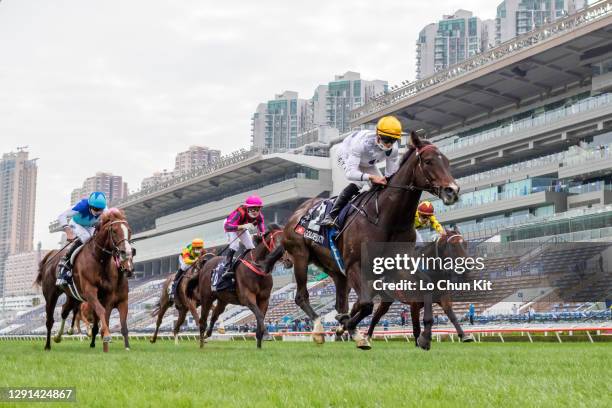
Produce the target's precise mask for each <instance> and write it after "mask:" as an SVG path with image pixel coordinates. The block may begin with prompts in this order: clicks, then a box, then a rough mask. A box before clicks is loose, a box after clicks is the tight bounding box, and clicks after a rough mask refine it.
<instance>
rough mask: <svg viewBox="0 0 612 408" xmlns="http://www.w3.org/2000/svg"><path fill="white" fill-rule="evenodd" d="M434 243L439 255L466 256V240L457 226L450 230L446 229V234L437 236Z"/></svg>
mask: <svg viewBox="0 0 612 408" xmlns="http://www.w3.org/2000/svg"><path fill="white" fill-rule="evenodd" d="M436 245H437V246H438V253H439V256H441V257H444V258H446V257H448V258H466V257H467V256H468V251H467V242H466V241H465V239H464V238H463V235H461V232H459V230H458V229H457V227H455V228H453V229H452V230H449V229H447V230H446V234H445V235H443V236H441V237H440V238H438V241H437V242H436Z"/></svg>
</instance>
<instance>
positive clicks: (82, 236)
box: [56, 191, 106, 286]
mask: <svg viewBox="0 0 612 408" xmlns="http://www.w3.org/2000/svg"><path fill="white" fill-rule="evenodd" d="M105 210H106V196H105V195H104V193H102V192H99V191H95V192H93V193H91V194H90V195H89V198H83V199H82V200H81V201H79V202H78V203H77V204H76V205H75V206H74V207H72V208H70V209H68V210H66V211H64V212H63V213H61V214H60V215H59V217H58V218H57V220H58V221H59V223H60V225H61V226H62V229H63V230H64V232H65V233H66V239H67V240H68V241H72V243H71V244H70V246H69V247H68V249H67V250H66V252H65V253H64V256H63V257H62V259H61V260H60V262H59V265H58V266H59V269H60V276H59V277H58V278H57V282H56V285H59V286H61V285H65V284H67V283H68V282H67V281H68V280H69V279H70V278H71V277H72V272H71V269H72V265H71V262H70V258H71V257H72V254H73V253H74V251H75V250H76V249H77V248H78V247H80V246H81V245H83V244H85V243H86V242H87V241H89V239H90V238H91V236H92V235H93V233H94V230H95V229H96V224H97V223H98V221H99V219H100V216H101V215H102V213H104V211H105ZM68 217H70V222H68Z"/></svg>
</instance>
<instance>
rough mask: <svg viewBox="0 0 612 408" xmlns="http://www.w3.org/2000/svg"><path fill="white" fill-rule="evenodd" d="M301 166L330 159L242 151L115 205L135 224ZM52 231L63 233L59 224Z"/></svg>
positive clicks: (317, 166)
mask: <svg viewBox="0 0 612 408" xmlns="http://www.w3.org/2000/svg"><path fill="white" fill-rule="evenodd" d="M300 167H308V168H312V169H314V170H329V169H330V160H329V158H328V157H316V156H305V155H296V154H291V153H273V154H266V155H264V154H262V153H261V152H260V151H257V150H249V151H240V152H236V153H234V154H232V155H230V156H225V157H223V158H222V159H221V160H220V161H219V162H218V163H217V164H216V165H214V166H212V167H203V168H200V169H198V170H195V171H194V172H192V173H189V174H186V175H183V176H181V177H177V178H173V179H171V180H169V181H167V182H164V183H160V184H158V185H156V186H154V187H152V188H149V189H146V190H142V191H139V192H136V193H133V194H130V195H129V196H128V197H127V198H126V199H125V200H122V201H119V202H115V203H113V205H114V206H116V207H118V208H121V209H123V210H124V211H125V213H126V215H127V217H128V218H129V219H130V222H132V220H133V221H134V222H135V223H139V222H142V221H143V220H150V221H153V220H154V219H155V218H157V217H160V216H163V215H166V214H169V213H171V212H173V211H180V210H183V209H187V208H191V207H193V206H195V205H200V204H204V203H206V202H210V201H214V200H216V199H218V198H220V197H222V196H223V194H229V193H231V192H232V191H236V190H241V189H242V190H248V189H249V188H248V187H249V186H252V185H257V184H261V183H262V182H264V181H270V182H272V181H273V180H280V179H281V178H283V177H290V176H291V174H292V173H295V172H296V171H297V172H299V169H300ZM49 229H50V230H51V231H52V232H53V231H57V230H59V225H58V224H57V222H53V223H51V225H50V226H49Z"/></svg>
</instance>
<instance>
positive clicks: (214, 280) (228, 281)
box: [210, 246, 250, 292]
mask: <svg viewBox="0 0 612 408" xmlns="http://www.w3.org/2000/svg"><path fill="white" fill-rule="evenodd" d="M241 248H242V246H241ZM248 252H250V250H245V249H242V251H241V252H240V253H239V254H238V255H237V256H234V259H233V260H232V264H231V265H229V267H228V266H227V265H226V264H225V260H223V261H221V262H219V263H218V264H217V266H216V267H215V269H214V270H213V272H212V275H211V279H210V283H211V286H212V290H213V291H215V292H221V291H223V290H230V291H234V292H235V291H236V279H235V278H234V277H231V276H228V275H227V274H226V275H225V276H223V275H224V273H225V271H226V270H227V271H228V272H230V271H234V276H235V272H236V266H237V265H238V263H239V262H240V261H241V260H242V259H243V258H244V257H245V255H246V254H247V253H248Z"/></svg>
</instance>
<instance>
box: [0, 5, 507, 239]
mask: <svg viewBox="0 0 612 408" xmlns="http://www.w3.org/2000/svg"><path fill="white" fill-rule="evenodd" d="M498 3H499V2H498V1H491V0H488V1H485V0H462V1H448V0H438V1H423V0H418V1H416V0H382V1H377V2H373V1H368V0H364V1H361V0H344V1H329V0H310V1H307V2H294V1H287V0H278V1H277V0H274V1H268V0H260V1H252V0H249V1H226V2H220V1H203V0H193V1H188V0H180V1H176V0H129V1H126V0H122V1H119V0H106V1H93V0H89V1H84V0H54V1H49V0H1V1H0V153H3V152H8V151H11V150H15V148H16V147H17V146H23V145H28V146H29V151H30V157H38V158H39V161H38V166H39V167H38V194H37V205H36V207H37V216H36V234H35V241H36V242H38V241H39V240H40V241H42V243H43V247H45V248H51V247H54V246H55V244H56V242H57V241H58V239H59V236H58V235H57V234H54V235H52V234H49V233H48V228H47V226H48V224H49V222H50V221H51V220H53V219H54V218H55V217H56V216H57V215H58V214H59V213H60V212H62V211H63V210H65V209H66V208H67V207H68V205H69V201H70V192H71V191H72V189H74V188H75V187H80V185H81V184H82V182H83V180H84V179H85V178H86V177H89V176H92V175H93V174H95V173H96V172H97V171H107V172H112V173H114V174H118V175H121V176H123V177H124V180H126V181H127V182H128V184H129V188H130V190H134V189H136V188H138V187H139V186H140V181H141V180H142V178H143V177H146V176H149V175H151V174H152V173H153V172H154V171H158V170H161V169H169V170H171V169H172V168H173V166H174V156H175V154H176V153H177V152H178V151H182V150H185V149H186V148H187V147H188V146H189V145H193V144H200V145H206V146H210V147H212V148H217V149H221V150H222V153H224V154H225V153H229V152H231V151H233V150H236V149H239V148H242V147H244V148H248V147H249V144H250V128H251V115H252V113H253V112H254V110H255V108H256V106H257V104H258V103H260V102H264V101H267V100H268V99H273V98H274V95H275V94H277V93H281V92H283V91H284V90H293V91H298V92H299V94H300V97H302V98H310V97H311V96H312V94H313V91H314V89H315V87H316V86H317V85H319V84H325V83H327V82H329V81H330V80H333V78H334V75H336V74H341V73H344V72H345V71H348V70H351V71H357V72H360V73H361V74H362V78H364V79H384V80H387V81H389V84H390V85H392V84H399V83H400V82H401V81H404V80H413V79H414V75H415V66H414V64H415V41H416V39H417V36H418V33H419V31H420V30H421V29H422V28H423V27H424V26H425V25H426V24H427V23H430V22H434V21H437V20H438V19H440V18H441V16H442V15H443V14H452V13H453V12H454V11H455V10H457V9H459V8H463V9H466V10H471V11H473V12H474V13H475V15H477V16H478V17H480V18H485V19H486V18H494V17H495V8H496V6H497V4H498Z"/></svg>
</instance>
